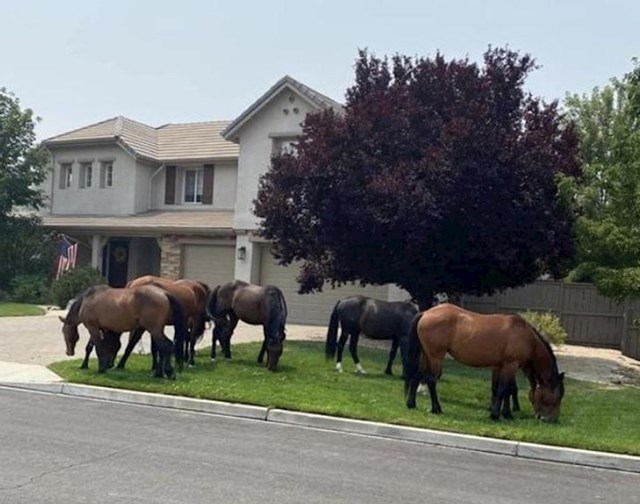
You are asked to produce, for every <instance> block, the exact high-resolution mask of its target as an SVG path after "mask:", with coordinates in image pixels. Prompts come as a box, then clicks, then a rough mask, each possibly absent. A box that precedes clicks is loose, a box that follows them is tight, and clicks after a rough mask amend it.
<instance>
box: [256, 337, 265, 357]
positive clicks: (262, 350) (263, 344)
mask: <svg viewBox="0 0 640 504" xmlns="http://www.w3.org/2000/svg"><path fill="white" fill-rule="evenodd" d="M266 351H267V338H266V337H265V338H264V340H262V346H261V347H260V351H259V352H258V359H257V362H258V364H262V363H263V362H264V354H265V353H266Z"/></svg>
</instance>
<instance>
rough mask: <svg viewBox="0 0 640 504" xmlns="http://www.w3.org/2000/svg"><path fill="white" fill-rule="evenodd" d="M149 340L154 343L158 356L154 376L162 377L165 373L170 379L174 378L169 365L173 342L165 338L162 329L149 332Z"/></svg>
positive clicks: (174, 374) (173, 372) (174, 375)
mask: <svg viewBox="0 0 640 504" xmlns="http://www.w3.org/2000/svg"><path fill="white" fill-rule="evenodd" d="M151 341H152V343H154V344H155V346H156V348H157V351H158V354H159V358H158V363H157V364H156V368H155V372H154V376H155V377H156V378H162V377H164V376H165V375H166V376H167V378H169V379H170V380H175V378H176V373H175V371H174V370H173V367H172V366H171V351H172V350H173V343H171V340H170V339H169V338H167V337H166V336H165V335H164V334H163V333H162V331H160V332H155V331H154V333H152V334H151Z"/></svg>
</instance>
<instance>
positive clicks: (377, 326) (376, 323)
mask: <svg viewBox="0 0 640 504" xmlns="http://www.w3.org/2000/svg"><path fill="white" fill-rule="evenodd" d="M361 306H362V313H361V314H360V317H359V326H360V330H361V331H362V332H363V333H364V334H365V335H367V336H368V337H369V338H372V339H391V338H395V337H401V336H404V335H405V334H406V333H407V331H408V330H409V325H410V324H411V321H412V320H413V317H414V316H415V315H416V314H417V313H418V309H417V308H416V307H415V306H414V305H412V304H411V303H406V302H396V301H381V300H378V299H372V298H367V299H366V301H365V302H364V303H362V305H361Z"/></svg>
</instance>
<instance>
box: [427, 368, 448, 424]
mask: <svg viewBox="0 0 640 504" xmlns="http://www.w3.org/2000/svg"><path fill="white" fill-rule="evenodd" d="M442 359H444V355H442V356H440V357H433V356H428V359H427V363H428V368H429V369H428V371H427V373H426V374H425V381H426V382H427V387H428V388H429V397H430V398H431V413H433V414H434V415H439V414H441V413H442V406H440V401H439V399H438V391H437V389H436V385H437V383H438V379H439V378H440V376H442Z"/></svg>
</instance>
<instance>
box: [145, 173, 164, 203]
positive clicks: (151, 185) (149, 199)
mask: <svg viewBox="0 0 640 504" xmlns="http://www.w3.org/2000/svg"><path fill="white" fill-rule="evenodd" d="M164 168H165V165H164V163H162V164H161V165H160V166H159V167H158V169H157V170H156V171H154V172H153V173H152V174H151V178H150V179H149V191H148V192H149V194H148V195H147V210H151V190H152V189H153V179H154V178H156V176H157V175H158V173H160V172H161V171H162V170H164Z"/></svg>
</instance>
